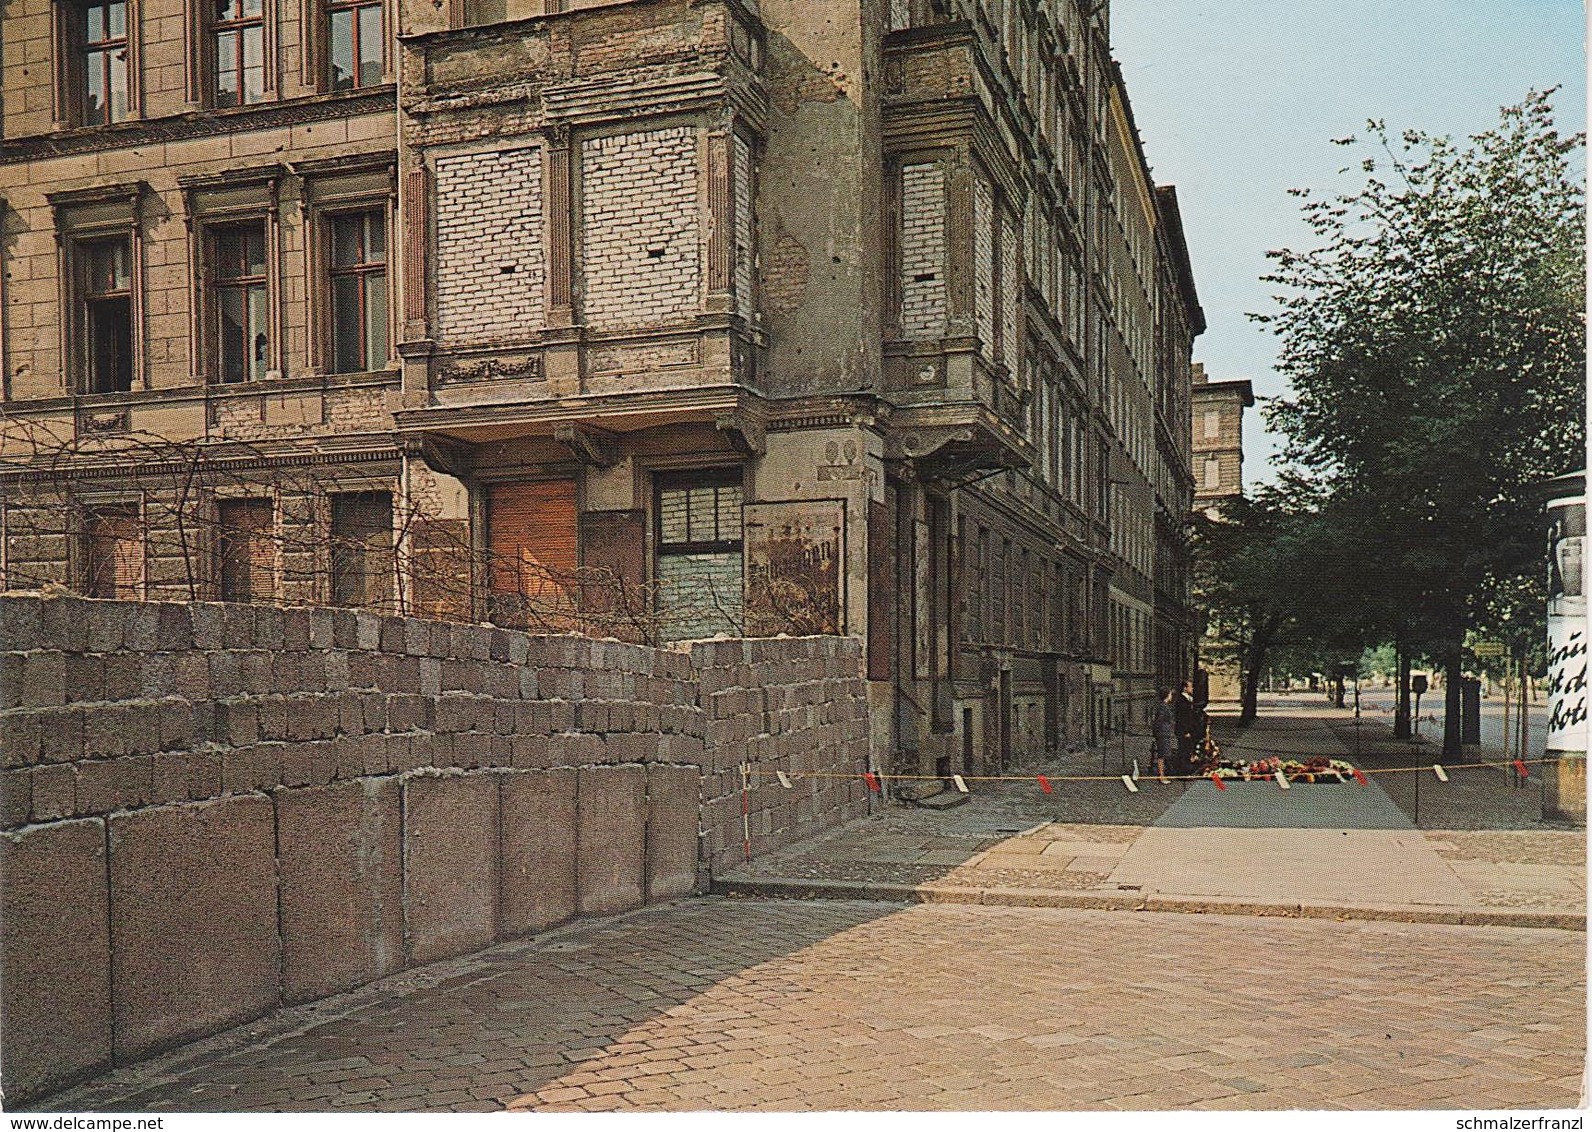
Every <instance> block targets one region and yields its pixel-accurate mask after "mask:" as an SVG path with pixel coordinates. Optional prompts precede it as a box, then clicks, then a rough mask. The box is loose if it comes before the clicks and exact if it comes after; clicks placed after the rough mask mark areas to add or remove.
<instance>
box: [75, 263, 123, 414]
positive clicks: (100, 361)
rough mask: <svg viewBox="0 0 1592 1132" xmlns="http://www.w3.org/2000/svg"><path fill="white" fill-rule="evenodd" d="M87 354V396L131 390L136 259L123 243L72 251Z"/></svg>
mask: <svg viewBox="0 0 1592 1132" xmlns="http://www.w3.org/2000/svg"><path fill="white" fill-rule="evenodd" d="M73 252H74V254H73V259H74V260H75V261H76V266H77V280H76V285H77V295H78V305H79V307H80V310H79V311H78V312H77V318H78V324H79V325H80V326H81V328H82V333H83V336H84V337H83V341H84V346H85V348H84V351H83V358H82V362H81V364H82V366H83V367H84V369H85V372H84V375H83V378H84V380H83V386H82V387H83V391H84V392H86V393H126V392H127V391H128V390H130V389H132V387H133V262H132V261H133V257H132V247H131V241H130V240H129V239H128V238H127V237H125V236H120V237H115V238H112V239H107V240H89V241H84V242H83V243H80V244H78V245H77V246H76V247H75V248H74V249H73Z"/></svg>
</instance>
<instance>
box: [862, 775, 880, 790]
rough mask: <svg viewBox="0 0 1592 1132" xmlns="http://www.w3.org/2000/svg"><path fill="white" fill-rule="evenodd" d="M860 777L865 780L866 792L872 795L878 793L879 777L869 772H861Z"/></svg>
mask: <svg viewBox="0 0 1592 1132" xmlns="http://www.w3.org/2000/svg"><path fill="white" fill-rule="evenodd" d="M862 777H863V778H864V779H866V780H867V783H868V790H869V791H870V792H872V793H874V794H877V793H879V776H878V775H877V774H875V773H873V771H871V770H865V771H863V772H862Z"/></svg>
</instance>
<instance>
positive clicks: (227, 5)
mask: <svg viewBox="0 0 1592 1132" xmlns="http://www.w3.org/2000/svg"><path fill="white" fill-rule="evenodd" d="M209 2H210V3H211V4H213V5H214V6H213V8H212V9H211V12H212V15H211V18H210V50H211V67H212V72H211V73H212V77H213V80H214V83H215V87H214V90H213V92H212V93H213V97H214V100H215V105H217V106H245V105H248V104H249V103H254V102H263V101H264V100H265V87H266V73H265V0H209Z"/></svg>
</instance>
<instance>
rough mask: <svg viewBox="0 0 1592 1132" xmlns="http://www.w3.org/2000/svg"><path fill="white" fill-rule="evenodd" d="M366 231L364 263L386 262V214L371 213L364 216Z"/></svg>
mask: <svg viewBox="0 0 1592 1132" xmlns="http://www.w3.org/2000/svg"><path fill="white" fill-rule="evenodd" d="M366 221H367V223H366V231H367V232H368V233H369V235H368V237H367V238H366V244H365V262H366V263H386V262H387V214H386V213H384V212H372V213H369V214H367V216H366Z"/></svg>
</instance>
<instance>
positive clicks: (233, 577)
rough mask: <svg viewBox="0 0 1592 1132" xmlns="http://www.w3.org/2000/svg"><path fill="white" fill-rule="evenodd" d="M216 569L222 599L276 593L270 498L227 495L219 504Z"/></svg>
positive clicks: (269, 596) (256, 598)
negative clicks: (228, 497)
mask: <svg viewBox="0 0 1592 1132" xmlns="http://www.w3.org/2000/svg"><path fill="white" fill-rule="evenodd" d="M217 512H218V514H217V519H218V526H219V528H220V531H219V538H218V539H217V548H216V549H217V552H218V557H219V559H220V563H219V569H218V570H217V574H218V580H219V582H220V587H219V588H220V596H221V600H222V601H270V600H272V599H273V598H274V597H275V596H276V541H275V539H274V537H273V535H274V526H275V523H274V517H273V514H272V506H271V501H270V500H269V499H228V500H224V501H222V502H221V503H220V504H219V505H218V507H217Z"/></svg>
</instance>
